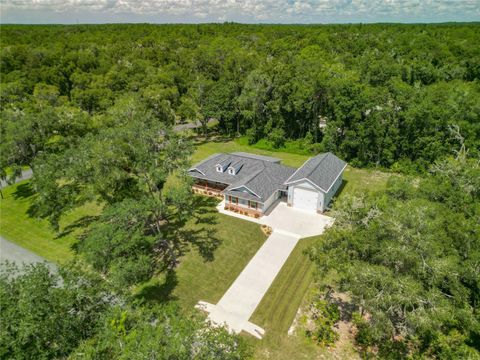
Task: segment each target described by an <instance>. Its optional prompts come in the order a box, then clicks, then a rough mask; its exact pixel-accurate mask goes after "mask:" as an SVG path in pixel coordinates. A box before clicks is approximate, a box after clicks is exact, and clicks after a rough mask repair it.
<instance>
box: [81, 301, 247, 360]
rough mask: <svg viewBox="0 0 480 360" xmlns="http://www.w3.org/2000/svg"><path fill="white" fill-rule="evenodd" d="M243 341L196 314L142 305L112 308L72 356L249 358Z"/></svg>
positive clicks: (93, 357) (167, 307) (109, 357)
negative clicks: (95, 332) (102, 323)
mask: <svg viewBox="0 0 480 360" xmlns="http://www.w3.org/2000/svg"><path fill="white" fill-rule="evenodd" d="M250 355H251V354H250V349H249V347H248V346H247V345H246V343H245V341H244V340H243V339H242V338H241V337H239V336H236V335H230V334H229V333H228V332H227V331H226V330H225V329H223V328H214V327H210V326H209V325H208V324H206V323H205V322H204V321H203V319H201V318H200V317H192V316H190V315H188V316H186V315H185V314H181V313H180V311H179V309H178V308H177V307H176V306H174V305H172V304H170V305H166V306H154V307H153V308H151V309H148V308H146V307H143V308H123V309H122V308H119V307H117V308H115V309H113V311H112V312H111V313H110V314H109V316H108V317H107V318H106V321H105V322H104V326H103V328H102V329H101V331H99V333H98V334H97V335H96V336H95V337H94V338H92V339H89V340H88V341H84V342H83V344H82V345H81V346H80V347H79V348H78V349H77V350H76V352H75V353H74V354H73V357H77V356H81V357H82V358H85V359H112V358H115V359H140V358H155V359H165V360H166V359H172V358H175V359H205V360H207V359H208V360H210V359H211V360H214V359H226V360H237V359H238V360H240V359H248V358H250Z"/></svg>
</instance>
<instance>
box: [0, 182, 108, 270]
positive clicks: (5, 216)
mask: <svg viewBox="0 0 480 360" xmlns="http://www.w3.org/2000/svg"><path fill="white" fill-rule="evenodd" d="M3 196H4V199H1V200H0V235H2V236H3V237H4V238H5V239H7V240H9V241H12V242H14V243H16V244H18V245H20V246H22V247H24V248H25V249H28V250H30V251H32V252H34V253H36V254H38V255H40V256H42V257H44V258H45V259H47V260H50V261H53V262H56V263H61V262H63V261H66V260H69V259H71V258H72V257H73V251H72V245H73V244H74V243H75V241H76V240H75V234H76V233H77V232H78V231H79V230H80V228H79V227H77V226H76V225H77V224H79V223H80V220H81V219H82V218H84V217H85V216H89V215H95V214H97V213H98V212H99V210H100V209H99V207H98V206H97V205H95V204H88V205H85V206H82V207H81V208H78V209H76V210H75V211H72V212H70V213H68V214H67V215H66V216H65V217H64V218H63V219H62V221H61V222H60V231H59V232H58V233H57V232H55V231H54V230H53V229H52V228H51V226H50V224H49V223H48V221H46V220H40V219H36V218H33V217H31V216H29V214H28V211H29V208H30V205H31V204H32V201H33V199H34V196H35V195H34V193H33V191H32V189H31V187H30V183H29V181H28V180H25V181H22V182H19V183H17V184H15V185H12V186H9V187H7V188H5V189H3Z"/></svg>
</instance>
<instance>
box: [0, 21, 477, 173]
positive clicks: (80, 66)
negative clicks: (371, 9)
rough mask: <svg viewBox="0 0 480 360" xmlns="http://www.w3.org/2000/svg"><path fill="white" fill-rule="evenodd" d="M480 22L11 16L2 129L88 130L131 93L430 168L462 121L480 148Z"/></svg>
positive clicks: (159, 112) (165, 116)
mask: <svg viewBox="0 0 480 360" xmlns="http://www.w3.org/2000/svg"><path fill="white" fill-rule="evenodd" d="M479 29H480V28H479V26H478V24H476V23H472V24H439V25H421V24H418V25H399V24H390V25H388V24H377V25H326V26H319V25H311V26H300V25H268V26H267V25H239V24H223V25H220V24H219V25H214V24H210V25H209V24H206V25H77V26H20V25H4V26H2V27H1V30H2V44H1V75H2V76H1V77H2V79H1V92H0V101H1V104H2V123H3V126H2V131H3V132H4V136H5V138H7V139H8V138H9V131H12V132H16V131H18V129H15V126H16V125H12V127H13V129H12V127H10V126H8V124H9V123H10V122H14V123H17V122H23V123H24V124H23V125H22V128H23V127H26V128H27V129H28V128H29V127H36V126H40V127H41V128H40V129H39V131H42V130H44V131H48V130H47V129H43V126H46V125H47V124H37V123H36V122H40V121H41V119H32V117H34V118H39V117H40V118H41V117H45V118H48V119H49V120H47V119H46V120H45V121H51V122H52V123H54V124H52V126H55V127H57V128H56V129H55V133H59V134H60V135H62V131H67V132H68V131H72V130H74V129H72V126H71V124H70V123H71V122H74V120H73V117H75V116H80V117H86V118H88V119H89V120H88V121H89V122H90V123H99V122H101V118H102V117H103V116H104V114H106V113H108V112H109V111H110V109H111V108H112V106H114V105H115V104H116V103H117V102H119V101H121V99H123V98H125V97H126V96H130V97H133V98H134V99H135V101H139V102H141V103H143V104H144V105H145V106H146V107H147V108H148V109H149V110H150V111H151V112H152V113H153V114H154V116H155V117H156V118H157V119H158V120H159V121H161V122H164V123H166V124H173V123H175V122H184V121H201V122H202V123H204V124H205V123H206V122H207V121H208V119H211V118H215V119H218V120H219V128H220V130H221V131H222V132H223V133H225V134H229V135H235V134H240V135H244V136H247V138H248V141H249V143H251V144H254V143H257V142H259V141H262V142H263V143H266V144H267V145H268V146H270V147H272V148H281V147H282V146H285V143H288V142H289V141H295V140H298V139H300V140H302V141H303V142H302V143H301V146H303V147H305V148H308V149H309V151H312V152H318V151H333V152H335V153H336V154H337V155H339V156H341V157H342V158H345V159H346V160H347V161H349V162H350V163H351V164H353V165H356V166H380V167H385V168H391V167H393V168H394V169H395V170H402V171H406V172H414V171H424V170H426V169H427V168H428V166H429V164H431V163H433V162H434V161H435V160H436V159H438V158H441V157H443V156H445V155H448V154H449V153H450V149H451V145H452V143H454V142H455V141H456V140H455V138H454V136H453V135H452V133H451V131H450V127H451V126H454V125H456V126H459V127H460V132H461V133H462V134H463V136H464V137H465V143H466V146H467V147H468V148H469V149H470V151H471V152H472V153H475V154H478V149H479V138H480V125H479V123H480V122H479V121H478V119H479V112H480V110H479V109H480V107H479V102H478V99H479V98H480V90H479V83H478V78H479V74H480V52H479V47H478V39H479ZM39 99H40V100H42V101H44V102H46V103H45V104H44V105H43V106H41V107H39V106H38V105H37V101H38V100H39ZM52 117H53V118H54V120H52V119H51V118H52ZM47 126H48V125H47ZM58 126H64V128H63V129H58ZM74 126H75V124H74V125H73V127H74ZM22 130H23V129H22ZM25 130H26V129H25ZM11 136H12V137H14V135H11ZM39 136H42V135H41V134H36V135H35V136H34V137H39ZM31 140H32V141H34V144H33V148H32V149H21V150H20V151H22V154H21V155H18V154H16V155H15V154H10V156H9V157H8V160H7V162H9V163H17V162H23V164H22V165H24V163H25V162H27V161H28V160H29V158H30V157H31V156H34V154H33V153H34V152H38V151H41V150H42V149H41V146H42V144H41V143H40V144H36V143H35V140H39V141H40V142H41V139H35V138H32V139H31ZM11 146H12V144H11V143H10V146H9V147H11ZM30 153H31V154H30ZM17 155H18V156H17Z"/></svg>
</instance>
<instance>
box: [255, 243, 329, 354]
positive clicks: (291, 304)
mask: <svg viewBox="0 0 480 360" xmlns="http://www.w3.org/2000/svg"><path fill="white" fill-rule="evenodd" d="M314 240H315V238H307V239H301V240H300V241H299V243H298V244H297V246H296V247H295V249H294V250H293V251H292V253H291V254H290V256H289V257H288V259H287V261H286V262H285V264H284V265H283V267H282V269H281V270H280V272H279V274H278V275H277V277H276V278H275V280H274V282H273V284H272V285H271V286H270V288H269V289H268V291H267V293H266V294H265V296H264V297H263V299H262V301H261V302H260V304H259V305H258V307H257V309H256V310H255V312H254V313H253V315H252V317H251V318H250V321H251V322H253V323H254V324H257V325H260V326H261V327H263V328H264V329H265V336H264V338H263V339H262V341H260V342H257V343H256V344H254V345H255V358H257V359H310V358H312V357H314V356H315V354H316V353H317V352H319V351H322V350H321V349H319V348H318V347H316V346H313V345H312V344H308V343H307V342H306V341H304V339H302V338H301V337H298V336H291V335H288V329H289V328H290V326H291V325H292V322H293V320H294V318H295V316H296V314H297V311H298V308H299V307H300V305H301V302H302V299H303V297H304V295H305V293H306V292H307V290H308V288H309V286H310V285H311V283H312V280H313V270H314V265H313V263H312V262H311V261H310V259H309V258H308V256H307V255H306V254H305V250H306V249H307V248H308V247H309V246H310V245H311V244H312V242H313V241H314Z"/></svg>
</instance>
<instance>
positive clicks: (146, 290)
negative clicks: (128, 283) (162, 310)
mask: <svg viewBox="0 0 480 360" xmlns="http://www.w3.org/2000/svg"><path fill="white" fill-rule="evenodd" d="M177 285H178V279H177V274H176V272H175V270H168V271H167V272H166V273H165V278H164V281H163V282H162V281H161V280H160V279H158V278H155V279H154V280H151V281H150V282H148V283H147V284H145V285H143V286H142V288H141V289H140V291H139V292H138V293H136V294H135V298H136V299H139V300H144V301H148V302H150V301H155V302H158V303H166V302H169V301H173V300H177V299H178V298H177V297H176V296H173V295H172V294H173V290H175V288H176V287H177Z"/></svg>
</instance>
